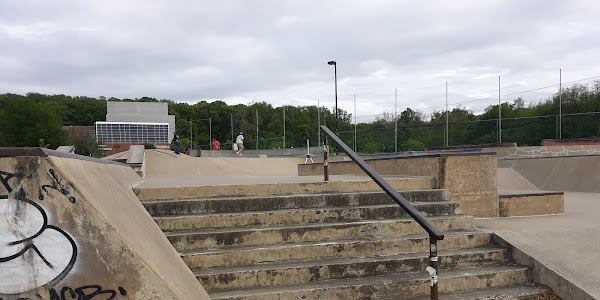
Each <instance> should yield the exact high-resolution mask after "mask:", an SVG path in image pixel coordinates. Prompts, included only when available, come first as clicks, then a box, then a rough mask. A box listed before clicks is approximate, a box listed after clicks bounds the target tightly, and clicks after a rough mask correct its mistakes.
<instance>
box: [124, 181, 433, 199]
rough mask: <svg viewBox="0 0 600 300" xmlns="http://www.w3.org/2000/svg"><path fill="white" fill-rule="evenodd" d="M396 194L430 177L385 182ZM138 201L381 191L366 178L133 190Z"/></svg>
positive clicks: (423, 184)
mask: <svg viewBox="0 0 600 300" xmlns="http://www.w3.org/2000/svg"><path fill="white" fill-rule="evenodd" d="M386 181H387V182H388V183H389V184H390V185H391V186H392V187H393V188H395V189H396V190H417V189H431V188H433V185H434V180H433V178H431V177H420V178H414V177H404V178H401V177H399V178H393V179H390V178H386ZM133 191H134V193H135V194H136V195H137V197H138V199H140V201H156V200H171V199H199V198H210V197H252V196H268V195H294V194H320V193H352V192H372V191H381V188H380V187H379V186H378V185H377V184H376V183H375V182H374V181H373V180H371V179H370V178H369V179H368V180H344V181H327V182H323V181H321V182H305V183H273V184H248V185H213V186H193V187H192V186H189V187H183V186H182V187H162V188H134V190H133Z"/></svg>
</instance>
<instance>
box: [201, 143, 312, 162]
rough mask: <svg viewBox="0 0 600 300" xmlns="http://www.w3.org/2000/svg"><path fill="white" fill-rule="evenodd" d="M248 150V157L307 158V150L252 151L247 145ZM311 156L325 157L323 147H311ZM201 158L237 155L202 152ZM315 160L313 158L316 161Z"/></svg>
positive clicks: (233, 155) (246, 151)
mask: <svg viewBox="0 0 600 300" xmlns="http://www.w3.org/2000/svg"><path fill="white" fill-rule="evenodd" d="M244 146H246V148H245V149H244V151H243V152H242V153H243V154H244V156H246V157H260V156H261V155H263V156H264V155H266V156H267V157H280V156H293V157H302V156H304V157H306V154H307V150H306V148H286V149H258V150H256V149H252V146H253V145H252V144H245V145H244ZM310 154H311V155H315V156H323V147H310ZM199 156H201V157H235V156H237V154H236V153H235V151H233V150H201V151H200V155H199ZM314 159H315V158H313V160H314Z"/></svg>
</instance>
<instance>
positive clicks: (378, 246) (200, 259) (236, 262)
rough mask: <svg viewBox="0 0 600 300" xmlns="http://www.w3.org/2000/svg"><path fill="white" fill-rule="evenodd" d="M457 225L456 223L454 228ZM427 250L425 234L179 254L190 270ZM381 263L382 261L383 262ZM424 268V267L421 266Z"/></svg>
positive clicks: (461, 238)
mask: <svg viewBox="0 0 600 300" xmlns="http://www.w3.org/2000/svg"><path fill="white" fill-rule="evenodd" d="M456 225H457V223H455V226H456ZM446 233H447V236H446V238H444V240H442V241H440V243H439V247H440V249H442V251H444V250H450V249H467V248H473V247H478V248H479V247H482V246H485V245H489V244H490V242H491V239H492V236H491V234H490V233H488V232H484V231H477V230H470V231H447V232H446ZM428 246H429V237H428V236H427V234H422V233H421V234H415V235H405V236H399V235H394V236H377V237H371V238H361V239H358V238H357V239H350V240H330V241H328V242H325V243H324V242H321V241H313V242H303V243H291V244H272V245H264V246H260V247H234V248H229V249H228V248H222V249H210V250H206V251H198V250H193V251H185V252H182V257H183V260H184V261H185V262H186V264H187V265H188V266H189V267H190V268H192V269H200V268H202V269H211V268H215V267H235V266H237V267H240V266H252V265H257V264H266V263H273V262H274V263H284V262H286V261H288V262H289V261H290V260H296V261H302V260H309V259H315V260H324V259H331V258H351V257H374V256H380V257H382V256H386V255H397V254H399V253H404V252H409V253H414V252H423V250H424V249H425V250H426V249H427V248H428ZM382 259H383V258H382ZM421 267H422V268H423V265H422V266H421Z"/></svg>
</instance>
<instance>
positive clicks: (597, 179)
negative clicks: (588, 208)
mask: <svg viewBox="0 0 600 300" xmlns="http://www.w3.org/2000/svg"><path fill="white" fill-rule="evenodd" d="M498 167H499V170H503V168H510V169H512V170H513V171H514V172H516V173H517V174H518V175H520V176H521V177H523V178H524V179H525V180H526V181H527V182H529V183H531V184H532V185H534V186H535V187H536V188H537V189H540V190H545V191H572V192H591V193H599V192H600V156H599V155H587V156H562V157H542V158H519V159H500V160H498ZM503 172H504V173H505V174H504V175H506V173H508V172H510V171H503ZM499 174H500V173H499ZM507 177H510V176H507ZM498 179H499V183H500V181H501V180H502V177H500V176H499V177H498ZM511 180H517V179H515V178H512V179H511ZM521 181H522V180H521ZM506 182H507V181H505V183H506Z"/></svg>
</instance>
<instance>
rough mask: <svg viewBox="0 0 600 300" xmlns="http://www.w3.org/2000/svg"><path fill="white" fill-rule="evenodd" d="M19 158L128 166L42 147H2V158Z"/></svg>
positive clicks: (0, 155)
mask: <svg viewBox="0 0 600 300" xmlns="http://www.w3.org/2000/svg"><path fill="white" fill-rule="evenodd" d="M17 156H37V157H50V156H56V157H64V158H71V159H78V160H85V161H91V162H95V163H101V164H111V165H118V166H125V167H126V166H127V165H126V164H123V163H119V162H116V161H111V160H105V159H98V158H93V157H88V156H83V155H79V154H73V153H65V152H60V151H56V150H51V149H46V148H40V147H0V157H17Z"/></svg>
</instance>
